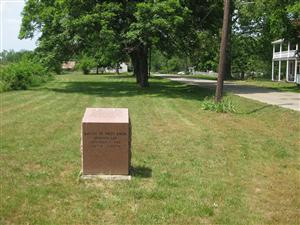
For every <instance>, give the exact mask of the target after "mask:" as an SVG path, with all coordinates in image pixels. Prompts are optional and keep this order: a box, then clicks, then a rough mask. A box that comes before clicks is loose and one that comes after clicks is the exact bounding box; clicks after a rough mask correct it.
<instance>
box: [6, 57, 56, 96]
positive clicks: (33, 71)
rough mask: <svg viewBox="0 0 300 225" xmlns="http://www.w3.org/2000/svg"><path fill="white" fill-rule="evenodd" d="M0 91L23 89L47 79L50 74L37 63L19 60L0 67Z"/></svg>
mask: <svg viewBox="0 0 300 225" xmlns="http://www.w3.org/2000/svg"><path fill="white" fill-rule="evenodd" d="M0 78H1V79H0V91H2V92H3V91H7V90H25V89H28V88H29V87H30V86H37V85H40V84H41V83H44V82H46V81H48V80H49V79H50V78H51V74H50V73H49V72H48V71H47V70H46V69H45V68H44V67H43V66H42V65H41V64H39V63H35V62H32V61H29V60H21V61H20V62H18V63H12V64H9V65H7V66H6V67H1V68H0Z"/></svg>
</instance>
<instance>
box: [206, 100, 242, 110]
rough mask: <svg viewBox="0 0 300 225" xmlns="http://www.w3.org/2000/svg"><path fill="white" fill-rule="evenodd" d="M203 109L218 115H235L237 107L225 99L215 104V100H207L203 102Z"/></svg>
mask: <svg viewBox="0 0 300 225" xmlns="http://www.w3.org/2000/svg"><path fill="white" fill-rule="evenodd" d="M202 109H204V110H210V111H213V112H218V113H235V112H236V107H235V105H234V104H233V102H232V101H230V100H228V99H223V100H222V101H221V102H218V103H217V102H215V101H214V99H213V98H205V99H204V101H203V102H202Z"/></svg>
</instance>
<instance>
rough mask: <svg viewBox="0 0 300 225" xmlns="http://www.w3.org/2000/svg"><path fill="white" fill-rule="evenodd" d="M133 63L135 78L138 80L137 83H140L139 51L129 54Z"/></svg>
mask: <svg viewBox="0 0 300 225" xmlns="http://www.w3.org/2000/svg"><path fill="white" fill-rule="evenodd" d="M129 56H130V59H131V63H132V66H133V76H135V78H136V83H137V84H138V83H139V60H138V55H137V51H133V52H131V53H130V54H129Z"/></svg>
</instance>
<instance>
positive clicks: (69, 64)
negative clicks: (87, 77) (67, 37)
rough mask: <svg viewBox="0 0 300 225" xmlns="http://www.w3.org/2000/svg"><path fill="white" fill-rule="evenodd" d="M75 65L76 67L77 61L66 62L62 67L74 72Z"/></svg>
mask: <svg viewBox="0 0 300 225" xmlns="http://www.w3.org/2000/svg"><path fill="white" fill-rule="evenodd" d="M75 65H76V62H75V61H68V62H64V63H63V64H62V66H61V67H62V69H63V70H74V69H75Z"/></svg>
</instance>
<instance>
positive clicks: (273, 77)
mask: <svg viewBox="0 0 300 225" xmlns="http://www.w3.org/2000/svg"><path fill="white" fill-rule="evenodd" d="M272 81H274V60H272Z"/></svg>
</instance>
